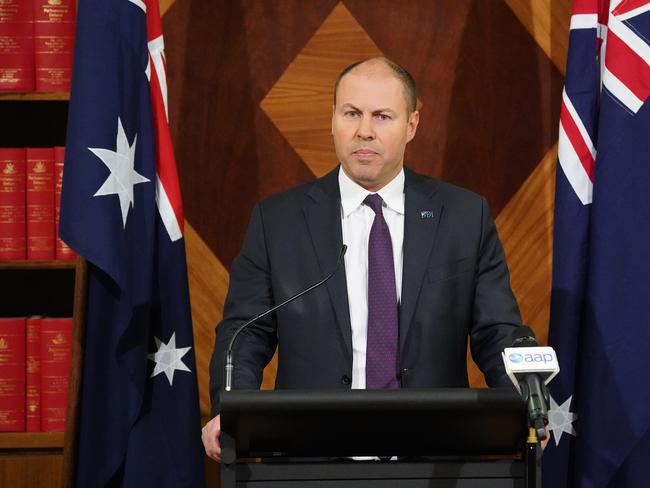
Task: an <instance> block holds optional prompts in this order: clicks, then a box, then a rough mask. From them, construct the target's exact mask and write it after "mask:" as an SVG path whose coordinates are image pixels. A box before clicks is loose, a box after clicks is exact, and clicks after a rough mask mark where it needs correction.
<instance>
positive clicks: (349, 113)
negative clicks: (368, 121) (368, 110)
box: [345, 110, 359, 117]
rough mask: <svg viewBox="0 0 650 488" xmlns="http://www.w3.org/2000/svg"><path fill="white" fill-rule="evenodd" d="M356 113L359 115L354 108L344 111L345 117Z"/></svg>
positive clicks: (353, 115) (354, 115)
mask: <svg viewBox="0 0 650 488" xmlns="http://www.w3.org/2000/svg"><path fill="white" fill-rule="evenodd" d="M357 115H359V112H355V111H354V110H348V111H347V112H345V116H346V117H356V116H357Z"/></svg>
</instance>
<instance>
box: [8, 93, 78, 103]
mask: <svg viewBox="0 0 650 488" xmlns="http://www.w3.org/2000/svg"><path fill="white" fill-rule="evenodd" d="M1 100H18V101H23V100H25V101H27V100H36V101H38V100H54V101H67V100H70V93H69V92H0V101H1Z"/></svg>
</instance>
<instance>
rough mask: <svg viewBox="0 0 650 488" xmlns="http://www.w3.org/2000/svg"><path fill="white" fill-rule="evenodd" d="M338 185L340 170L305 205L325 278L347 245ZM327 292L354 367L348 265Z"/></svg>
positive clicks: (320, 183) (326, 178)
mask: <svg viewBox="0 0 650 488" xmlns="http://www.w3.org/2000/svg"><path fill="white" fill-rule="evenodd" d="M340 200H341V197H340V191H339V184H338V167H337V169H336V170H334V171H332V172H330V173H328V174H327V175H325V176H324V177H323V178H321V179H319V180H316V182H315V183H314V185H313V186H312V187H311V188H310V190H309V191H308V192H307V198H306V201H305V204H304V206H303V212H304V215H305V220H306V222H307V228H308V229H309V232H310V234H311V239H312V243H313V245H314V250H315V252H316V257H317V259H318V264H319V266H320V271H321V274H322V275H323V276H325V275H326V274H328V273H330V272H331V271H332V270H333V269H334V267H335V266H336V260H337V258H338V256H339V251H340V250H341V246H342V245H343V237H342V231H341V203H340ZM325 286H326V287H327V291H328V293H329V296H330V299H331V301H332V306H333V307H334V312H335V314H336V321H337V325H338V327H339V331H340V334H341V337H342V340H343V342H344V344H345V350H346V352H347V355H348V359H349V360H350V364H352V328H351V325H350V312H349V306H348V291H347V282H346V278H345V266H341V268H340V269H339V271H338V272H337V273H336V274H335V275H334V276H333V277H332V278H331V279H330V280H329V281H328V282H327V283H326V285H325Z"/></svg>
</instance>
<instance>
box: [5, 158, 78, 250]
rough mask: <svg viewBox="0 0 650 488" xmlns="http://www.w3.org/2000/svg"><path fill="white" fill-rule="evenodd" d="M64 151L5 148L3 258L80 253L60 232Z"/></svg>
mask: <svg viewBox="0 0 650 488" xmlns="http://www.w3.org/2000/svg"><path fill="white" fill-rule="evenodd" d="M64 152H65V148H64V147H48V148H0V260H14V259H65V260H69V259H75V258H76V253H75V252H74V251H73V250H72V249H70V247H68V245H67V244H65V243H64V242H63V241H62V240H61V239H60V238H59V237H58V235H59V209H60V203H61V183H62V181H63V156H64Z"/></svg>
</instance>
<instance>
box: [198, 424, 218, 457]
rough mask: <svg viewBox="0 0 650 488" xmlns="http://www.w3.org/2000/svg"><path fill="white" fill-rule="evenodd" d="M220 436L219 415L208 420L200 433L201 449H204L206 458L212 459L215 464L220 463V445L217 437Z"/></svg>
mask: <svg viewBox="0 0 650 488" xmlns="http://www.w3.org/2000/svg"><path fill="white" fill-rule="evenodd" d="M220 435H221V415H217V416H216V417H215V418H213V419H212V420H210V422H208V423H207V424H205V427H203V430H202V431H201V440H202V441H203V447H204V448H205V453H206V454H207V455H208V457H210V458H212V459H214V460H215V461H217V462H221V443H220V442H219V436H220Z"/></svg>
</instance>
